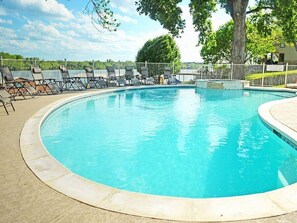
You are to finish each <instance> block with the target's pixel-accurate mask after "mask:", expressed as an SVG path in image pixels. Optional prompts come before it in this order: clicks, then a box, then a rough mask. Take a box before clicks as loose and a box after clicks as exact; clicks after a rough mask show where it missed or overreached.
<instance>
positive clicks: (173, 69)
mask: <svg viewBox="0 0 297 223" xmlns="http://www.w3.org/2000/svg"><path fill="white" fill-rule="evenodd" d="M172 72H173V74H174V61H173V62H172Z"/></svg>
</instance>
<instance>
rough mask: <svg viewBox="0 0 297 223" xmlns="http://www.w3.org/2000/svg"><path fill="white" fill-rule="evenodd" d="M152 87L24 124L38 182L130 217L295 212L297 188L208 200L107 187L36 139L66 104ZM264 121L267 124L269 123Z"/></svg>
mask: <svg viewBox="0 0 297 223" xmlns="http://www.w3.org/2000/svg"><path fill="white" fill-rule="evenodd" d="M156 87H158V86H152V87H138V88H135V87H133V88H131V87H127V88H121V89H107V90H102V91H98V92H88V93H81V94H79V95H76V96H71V97H68V98H66V99H61V100H58V101H56V102H54V103H52V104H50V105H48V106H46V107H44V108H42V109H41V110H39V111H38V112H37V113H35V114H34V115H33V116H32V117H31V118H30V119H29V120H28V121H27V122H26V124H25V126H24V128H23V130H22V133H21V137H20V147H21V151H22V155H23V158H24V160H25V162H26V163H27V165H28V167H29V168H30V169H31V170H32V171H33V172H34V174H35V175H36V176H37V177H38V178H39V179H40V180H41V181H43V182H44V183H45V184H47V185H48V186H50V187H52V188H53V189H55V190H57V191H59V192H61V193H63V194H65V195H67V196H69V197H71V198H74V199H76V200H79V201H81V202H83V203H86V204H89V205H91V206H95V207H99V208H102V209H106V210H111V211H115V212H120V213H126V214H130V215H138V216H143V217H150V218H159V219H167V220H182V221H234V220H247V219H255V218H264V217H271V216H277V215H282V214H286V213H290V212H293V211H296V210H297V196H296V194H297V184H293V185H290V186H288V187H285V188H282V189H279V190H275V191H270V192H267V193H261V194H253V195H246V196H238V197H229V198H209V199H189V198H174V197H165V196H156V195H146V194H141V193H134V192H128V191H123V190H119V189H115V188H111V187H108V186H105V185H102V184H99V183H95V182H93V181H90V180H88V179H85V178H83V177H81V176H78V175H76V174H74V173H72V172H71V171H70V170H68V169H67V168H65V167H64V166H63V165H62V164H60V163H59V162H58V161H56V159H55V158H54V157H52V156H51V155H50V154H49V153H48V152H47V150H46V148H45V147H44V145H43V144H42V142H41V140H40V135H39V132H40V131H39V128H40V126H41V123H42V122H43V121H44V119H45V117H46V116H47V115H48V114H49V113H51V112H52V111H53V110H55V109H57V108H58V107H60V106H61V105H63V104H65V103H68V102H70V101H73V100H76V99H79V98H84V97H90V96H93V95H98V94H104V93H110V92H114V91H123V90H130V89H139V88H142V89H143V88H156ZM160 87H163V86H160ZM166 87H171V86H166ZM172 87H178V86H172ZM181 87H183V86H181ZM286 100H287V99H286ZM295 100H296V99H295ZM268 103H270V102H268ZM268 103H266V104H268ZM264 105H265V104H264ZM267 108H269V106H268V105H266V107H265V109H266V112H264V113H263V114H262V115H264V117H266V116H267V115H269V114H270V113H269V114H267ZM259 109H260V108H259ZM259 114H260V113H259ZM270 115H271V114H270ZM260 116H261V115H260ZM266 121H267V122H269V118H268V120H267V118H266ZM251 207H252V208H251Z"/></svg>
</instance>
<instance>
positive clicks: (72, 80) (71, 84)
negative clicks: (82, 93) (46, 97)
mask: <svg viewBox="0 0 297 223" xmlns="http://www.w3.org/2000/svg"><path fill="white" fill-rule="evenodd" d="M59 70H60V72H61V76H62V82H63V83H62V90H63V91H64V90H74V91H77V90H78V91H79V90H86V88H85V86H84V83H83V82H82V80H81V79H80V77H70V75H69V72H68V69H67V67H65V66H63V65H61V66H60V67H59Z"/></svg>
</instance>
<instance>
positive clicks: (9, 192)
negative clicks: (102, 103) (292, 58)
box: [0, 93, 297, 223]
mask: <svg viewBox="0 0 297 223" xmlns="http://www.w3.org/2000/svg"><path fill="white" fill-rule="evenodd" d="M77 94H78V93H66V94H62V95H54V96H40V97H37V98H35V99H29V100H20V101H17V102H16V103H15V107H16V112H10V115H9V116H6V114H5V111H4V109H3V108H2V109H0V126H1V127H2V128H1V129H2V132H1V136H0V148H1V149H0V151H1V157H0V162H1V171H0V172H1V180H0V181H1V184H0V189H1V191H0V194H1V196H0V198H1V201H0V203H1V209H0V222H169V221H166V220H158V219H152V218H145V217H137V216H132V215H126V214H120V213H116V212H111V211H106V210H103V209H100V208H94V207H92V206H89V205H86V204H83V203H81V202H79V201H76V200H74V199H72V198H70V197H68V196H66V195H63V194H61V193H59V192H57V191H56V190H53V189H52V188H50V187H48V186H47V185H46V184H44V183H43V182H41V181H40V180H39V179H38V178H37V177H36V176H35V175H34V174H33V173H32V172H31V170H30V169H29V168H28V167H27V165H26V163H25V162H24V160H23V158H22V155H21V152H20V146H19V137H20V133H21V131H22V128H23V126H24V124H25V123H26V121H27V120H28V119H29V118H30V117H31V116H33V115H34V114H35V113H36V112H37V111H38V110H39V109H41V108H43V107H45V106H47V105H49V104H51V103H52V102H55V101H57V100H59V99H63V98H66V97H69V96H73V95H77ZM296 105H297V99H296V100H294V101H290V102H288V103H285V104H278V105H275V106H273V107H272V108H271V109H270V113H271V114H272V116H273V117H274V118H278V117H279V120H280V121H281V122H282V123H283V124H285V125H287V126H289V128H291V129H292V130H294V131H297V121H296V120H297V106H296ZM284 111H285V112H284ZM256 206H258V205H256ZM253 208H255V206H252V207H251V208H250V209H251V211H252V209H253ZM258 208H259V207H258ZM230 211H232V210H230ZM201 219H203V216H201ZM296 219H297V212H293V213H290V214H286V215H281V216H278V217H270V218H263V219H256V220H246V221H241V222H264V223H265V222H296Z"/></svg>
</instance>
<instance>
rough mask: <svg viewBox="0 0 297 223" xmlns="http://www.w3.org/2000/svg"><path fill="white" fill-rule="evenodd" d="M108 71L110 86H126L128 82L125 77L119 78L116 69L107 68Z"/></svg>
mask: <svg viewBox="0 0 297 223" xmlns="http://www.w3.org/2000/svg"><path fill="white" fill-rule="evenodd" d="M106 70H107V77H108V79H107V83H108V86H118V87H120V86H125V85H126V80H125V78H124V77H121V76H119V77H117V76H116V73H115V69H114V67H112V66H107V67H106Z"/></svg>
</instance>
